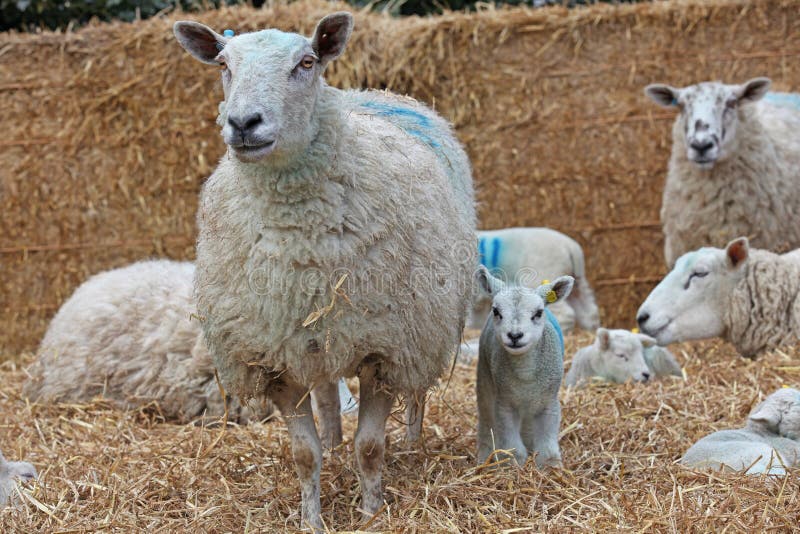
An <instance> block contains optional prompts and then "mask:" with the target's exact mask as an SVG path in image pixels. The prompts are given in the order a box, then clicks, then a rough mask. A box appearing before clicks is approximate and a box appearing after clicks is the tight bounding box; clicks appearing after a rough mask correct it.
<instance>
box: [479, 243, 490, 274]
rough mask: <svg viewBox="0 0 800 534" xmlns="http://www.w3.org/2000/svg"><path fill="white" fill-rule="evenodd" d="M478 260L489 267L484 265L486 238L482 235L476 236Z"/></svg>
mask: <svg viewBox="0 0 800 534" xmlns="http://www.w3.org/2000/svg"><path fill="white" fill-rule="evenodd" d="M478 262H479V263H480V264H481V265H483V266H484V267H486V268H487V269H488V268H489V267H488V266H487V265H486V240H484V239H483V238H482V237H479V238H478Z"/></svg>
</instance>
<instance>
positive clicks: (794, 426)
mask: <svg viewBox="0 0 800 534" xmlns="http://www.w3.org/2000/svg"><path fill="white" fill-rule="evenodd" d="M747 424H748V426H749V427H751V428H756V429H758V430H761V431H763V432H770V433H772V434H777V435H779V436H783V437H785V438H789V439H800V391H798V390H796V389H794V388H787V387H783V388H781V389H779V390H778V391H776V392H775V393H773V394H772V395H770V396H769V397H767V398H766V399H764V402H762V403H761V404H759V405H758V406H756V408H755V409H754V410H753V411H752V412H751V413H750V416H749V417H748V419H747Z"/></svg>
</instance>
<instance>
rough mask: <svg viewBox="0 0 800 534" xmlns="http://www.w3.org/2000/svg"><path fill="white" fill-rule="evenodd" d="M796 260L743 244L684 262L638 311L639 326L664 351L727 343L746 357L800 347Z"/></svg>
mask: <svg viewBox="0 0 800 534" xmlns="http://www.w3.org/2000/svg"><path fill="white" fill-rule="evenodd" d="M792 257H793V255H792V254H787V255H783V256H781V255H778V254H774V253H772V252H768V251H765V250H751V249H750V247H749V244H748V241H747V238H746V237H740V238H738V239H734V240H733V241H731V242H730V243H728V245H727V247H725V248H724V249H718V248H701V249H699V250H696V251H694V252H690V253H688V254H684V255H683V256H681V257H680V258H679V259H678V261H677V262H676V264H675V268H674V269H673V270H672V271H671V272H670V273H669V274H667V276H666V277H665V278H664V279H663V280H662V281H661V283H659V284H658V285H657V286H656V287H655V289H653V291H652V292H651V293H650V295H649V296H648V297H647V299H646V300H645V302H644V304H642V306H641V307H640V308H639V313H638V315H637V321H638V322H639V326H640V328H641V330H642V332H643V333H645V334H647V335H650V336H652V337H654V338H655V339H656V340H657V341H658V343H659V344H660V345H667V344H669V343H674V342H678V341H688V340H692V339H706V338H712V337H722V338H724V339H726V340H728V341H730V342H731V343H733V345H734V346H735V347H736V349H737V350H738V351H739V353H740V354H741V355H743V356H747V357H752V356H754V355H756V354H757V353H758V352H760V351H762V350H764V349H766V348H769V347H776V346H779V345H783V344H789V343H796V342H797V339H798V335H800V298H798V296H799V295H800V263H798V262H796V261H794V260H793V259H792Z"/></svg>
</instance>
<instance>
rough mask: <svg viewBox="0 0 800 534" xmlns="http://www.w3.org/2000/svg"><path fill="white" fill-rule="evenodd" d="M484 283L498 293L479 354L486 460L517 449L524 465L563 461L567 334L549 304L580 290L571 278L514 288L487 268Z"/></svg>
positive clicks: (481, 456)
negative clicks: (531, 457)
mask: <svg viewBox="0 0 800 534" xmlns="http://www.w3.org/2000/svg"><path fill="white" fill-rule="evenodd" d="M476 277H477V279H478V283H479V284H480V286H481V287H482V288H483V289H484V291H486V292H487V293H488V294H489V295H491V296H492V313H491V315H489V317H488V318H487V319H486V326H484V327H483V332H482V333H481V339H480V349H479V351H480V355H479V356H478V383H477V393H478V464H482V463H484V462H485V461H486V459H487V458H488V457H489V455H490V454H492V452H493V451H495V450H503V451H508V450H510V449H513V455H514V458H515V460H516V462H517V464H518V465H519V466H522V465H524V464H525V460H526V459H527V457H528V454H529V453H536V465H537V466H539V467H541V466H558V465H561V451H560V450H559V447H558V428H559V425H560V424H561V406H560V405H559V403H558V390H559V388H560V387H561V377H562V375H563V373H564V339H563V337H562V335H561V328H560V327H559V326H558V321H556V319H555V317H553V315H552V314H551V313H550V311H549V310H548V309H547V305H548V304H553V303H555V302H558V301H560V300H562V299H564V298H566V297H567V296H569V292H570V291H571V290H572V285H573V282H574V279H573V278H572V277H571V276H562V277H560V278H557V279H556V280H555V281H554V282H553V283H552V284H549V283H548V284H544V285H542V286H539V287H538V288H536V289H531V288H527V287H520V286H515V285H506V284H505V283H504V282H502V281H501V280H499V279H498V278H495V277H493V276H492V275H491V274H489V271H488V270H487V269H486V268H485V267H483V266H481V267H480V268H479V269H478V273H477V275H476Z"/></svg>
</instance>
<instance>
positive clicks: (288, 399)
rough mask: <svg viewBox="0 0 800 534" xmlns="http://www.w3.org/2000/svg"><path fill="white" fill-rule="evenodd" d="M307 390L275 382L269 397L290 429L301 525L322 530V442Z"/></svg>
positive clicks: (296, 385)
mask: <svg viewBox="0 0 800 534" xmlns="http://www.w3.org/2000/svg"><path fill="white" fill-rule="evenodd" d="M306 393H307V388H304V387H302V386H300V385H298V384H295V383H286V382H278V383H275V384H274V385H273V386H272V388H271V390H270V391H269V396H270V398H271V399H272V401H273V402H274V403H275V404H276V405H277V406H278V409H279V410H280V411H281V415H282V416H283V419H284V421H286V427H287V428H288V430H289V438H290V439H291V443H292V456H293V457H294V466H295V470H296V471H297V477H298V478H299V479H300V490H301V494H302V498H303V505H302V515H301V527H302V528H309V527H310V528H312V529H321V528H322V519H321V518H320V504H319V470H320V466H321V464H322V445H321V444H320V442H319V437H318V436H317V428H316V427H315V426H314V416H313V414H312V412H311V400H310V399H309V398H308V395H306ZM300 399H303V402H300ZM298 404H299V406H298Z"/></svg>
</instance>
